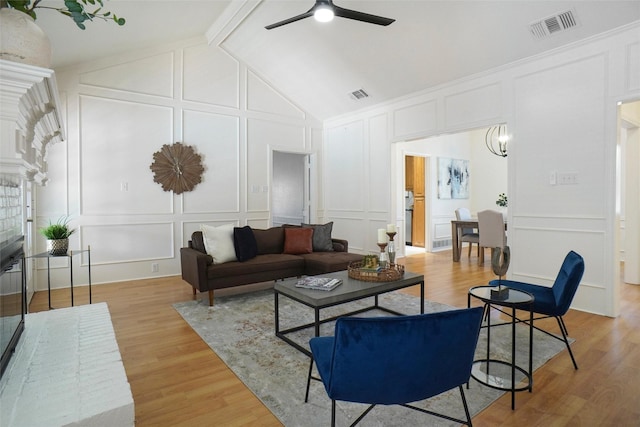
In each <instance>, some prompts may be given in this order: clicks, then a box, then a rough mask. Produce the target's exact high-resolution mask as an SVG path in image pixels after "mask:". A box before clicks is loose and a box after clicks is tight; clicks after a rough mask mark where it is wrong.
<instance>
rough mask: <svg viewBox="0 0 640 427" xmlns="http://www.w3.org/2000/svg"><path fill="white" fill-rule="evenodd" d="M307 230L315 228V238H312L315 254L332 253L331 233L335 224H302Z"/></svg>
mask: <svg viewBox="0 0 640 427" xmlns="http://www.w3.org/2000/svg"><path fill="white" fill-rule="evenodd" d="M302 226H303V227H305V228H313V237H312V238H311V241H312V244H313V251H314V252H332V251H333V242H332V241H331V231H332V229H333V222H328V223H326V224H302Z"/></svg>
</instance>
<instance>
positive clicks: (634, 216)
mask: <svg viewBox="0 0 640 427" xmlns="http://www.w3.org/2000/svg"><path fill="white" fill-rule="evenodd" d="M617 154H618V155H617V159H616V169H617V172H616V178H617V191H616V215H617V217H618V234H619V238H618V239H617V240H618V245H619V246H618V248H617V253H618V254H619V257H616V258H615V259H616V260H619V261H621V264H622V265H623V266H624V267H623V268H624V271H623V275H622V277H623V281H624V283H626V284H632V285H640V191H639V190H638V188H640V171H639V170H638V168H637V165H638V164H640V101H633V102H628V103H622V104H620V105H619V106H618V145H617ZM618 265H619V264H617V265H616V267H617V266H618ZM616 276H617V277H620V275H616Z"/></svg>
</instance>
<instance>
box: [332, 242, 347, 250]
mask: <svg viewBox="0 0 640 427" xmlns="http://www.w3.org/2000/svg"><path fill="white" fill-rule="evenodd" d="M331 242H332V243H333V250H334V251H336V252H349V242H348V241H347V240H343V239H331Z"/></svg>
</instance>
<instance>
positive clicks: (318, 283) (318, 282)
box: [296, 277, 342, 291]
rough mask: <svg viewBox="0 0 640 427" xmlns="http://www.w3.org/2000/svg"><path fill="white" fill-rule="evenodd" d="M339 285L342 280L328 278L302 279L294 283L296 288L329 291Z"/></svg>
mask: <svg viewBox="0 0 640 427" xmlns="http://www.w3.org/2000/svg"><path fill="white" fill-rule="evenodd" d="M340 284H342V280H340V279H332V278H330V277H303V278H301V279H299V280H298V282H297V283H296V288H305V289H318V290H322V291H330V290H332V289H335V288H336V287H337V286H340Z"/></svg>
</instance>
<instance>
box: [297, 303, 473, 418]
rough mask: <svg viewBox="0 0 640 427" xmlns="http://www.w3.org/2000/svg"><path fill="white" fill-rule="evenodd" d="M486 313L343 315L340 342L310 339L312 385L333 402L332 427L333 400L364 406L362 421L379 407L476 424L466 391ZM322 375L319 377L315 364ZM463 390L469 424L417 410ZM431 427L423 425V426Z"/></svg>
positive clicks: (339, 325)
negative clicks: (429, 401) (434, 399)
mask: <svg viewBox="0 0 640 427" xmlns="http://www.w3.org/2000/svg"><path fill="white" fill-rule="evenodd" d="M482 311H483V309H482V307H474V308H467V309H457V310H449V311H442V312H437V313H428V314H420V315H414V316H391V317H373V318H364V317H341V318H339V319H338V320H337V321H336V326H335V336H332V337H315V338H311V340H310V341H309V346H310V347H311V353H312V355H313V356H312V359H311V364H310V365H309V375H308V377H307V391H306V395H305V400H304V401H305V402H308V400H309V387H310V384H311V380H312V379H314V380H318V381H322V383H323V384H324V388H325V391H326V392H327V395H328V396H329V398H330V399H331V425H332V426H335V422H336V401H337V400H340V401H345V402H357V403H365V404H368V405H369V406H368V407H367V409H366V410H365V411H364V412H363V413H362V414H361V415H360V416H359V417H358V418H357V419H356V420H355V421H354V422H353V424H351V425H352V426H354V425H356V424H357V423H359V422H360V421H361V420H362V419H363V418H364V417H365V416H366V415H367V414H368V413H369V412H370V411H371V410H372V409H373V408H374V407H375V406H376V405H401V406H403V407H406V408H409V409H415V410H417V411H420V412H422V413H426V414H430V415H433V416H437V417H440V418H444V419H447V420H449V421H454V422H457V423H462V424H467V425H469V426H471V416H470V414H469V408H468V406H467V401H466V398H465V395H464V390H463V387H462V385H463V384H467V383H468V382H469V378H470V376H471V367H472V364H473V357H474V353H475V349H476V344H477V343H478V333H479V331H480V323H481V318H482ZM314 362H315V365H316V368H317V371H318V374H319V375H320V377H319V378H318V377H315V376H313V375H312V373H313V365H314ZM456 387H457V388H458V390H459V392H460V395H461V398H462V406H463V407H464V412H465V419H457V418H453V417H451V416H448V415H443V414H439V413H436V412H433V411H430V410H427V409H425V408H422V407H419V406H416V405H415V402H418V401H421V400H425V399H428V398H431V397H434V396H437V395H439V394H441V393H444V392H446V391H448V390H451V389H453V388H456ZM425 424H426V423H425Z"/></svg>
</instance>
